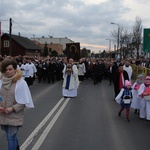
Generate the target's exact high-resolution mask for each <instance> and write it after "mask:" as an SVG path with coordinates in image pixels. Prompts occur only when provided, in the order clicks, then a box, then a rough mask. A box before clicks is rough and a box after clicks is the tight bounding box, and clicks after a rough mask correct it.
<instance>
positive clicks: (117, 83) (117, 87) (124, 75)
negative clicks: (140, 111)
mask: <svg viewBox="0 0 150 150" xmlns="http://www.w3.org/2000/svg"><path fill="white" fill-rule="evenodd" d="M123 77H124V81H125V80H129V76H128V73H127V72H126V71H125V70H123ZM119 79H120V72H119V71H118V70H117V71H116V73H115V78H114V90H115V97H116V96H117V95H118V94H119V92H120V89H119Z"/></svg>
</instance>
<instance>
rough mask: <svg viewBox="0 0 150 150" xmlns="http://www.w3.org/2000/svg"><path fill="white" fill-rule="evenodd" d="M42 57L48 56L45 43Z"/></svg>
mask: <svg viewBox="0 0 150 150" xmlns="http://www.w3.org/2000/svg"><path fill="white" fill-rule="evenodd" d="M43 56H44V57H47V56H48V46H47V43H45V45H44V50H43Z"/></svg>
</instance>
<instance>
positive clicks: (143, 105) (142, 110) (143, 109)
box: [138, 84, 147, 118]
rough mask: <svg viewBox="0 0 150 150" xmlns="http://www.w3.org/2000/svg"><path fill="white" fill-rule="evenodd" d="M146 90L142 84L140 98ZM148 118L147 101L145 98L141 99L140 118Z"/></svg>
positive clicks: (139, 91)
mask: <svg viewBox="0 0 150 150" xmlns="http://www.w3.org/2000/svg"><path fill="white" fill-rule="evenodd" d="M144 90H145V85H144V84H141V85H140V88H139V90H138V95H139V96H140V95H141V94H142V93H143V92H144ZM146 116H147V111H146V101H145V99H144V98H141V101H140V116H139V117H140V118H146Z"/></svg>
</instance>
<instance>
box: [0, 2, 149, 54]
mask: <svg viewBox="0 0 150 150" xmlns="http://www.w3.org/2000/svg"><path fill="white" fill-rule="evenodd" d="M149 6H150V1H148V0H25V1H24V0H0V20H1V22H2V32H7V33H8V32H9V19H10V18H12V20H13V26H12V34H18V33H19V32H20V34H21V35H22V36H26V37H29V38H31V37H34V36H35V37H36V38H38V37H42V36H45V37H49V36H53V37H59V38H60V37H61V38H62V37H68V38H69V39H71V40H73V41H74V42H80V44H81V48H83V47H86V48H87V49H91V51H92V52H93V51H94V52H99V51H102V50H104V49H105V50H108V49H109V40H106V39H113V38H112V36H111V32H112V31H114V30H117V28H118V26H117V25H112V24H110V22H114V23H117V24H119V25H120V26H123V27H124V29H127V30H128V31H130V32H132V28H133V25H134V23H135V18H136V17H137V16H138V17H140V18H141V19H142V25H143V28H150V8H149ZM116 43H117V42H115V41H113V42H111V46H112V49H113V47H114V46H113V45H114V44H116Z"/></svg>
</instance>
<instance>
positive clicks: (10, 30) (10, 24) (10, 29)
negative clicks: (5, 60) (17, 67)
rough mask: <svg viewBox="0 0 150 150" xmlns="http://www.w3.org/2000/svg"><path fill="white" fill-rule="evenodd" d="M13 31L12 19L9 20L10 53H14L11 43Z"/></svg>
mask: <svg viewBox="0 0 150 150" xmlns="http://www.w3.org/2000/svg"><path fill="white" fill-rule="evenodd" d="M11 32H12V19H11V18H10V20H9V55H10V56H11V54H12V43H11Z"/></svg>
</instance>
